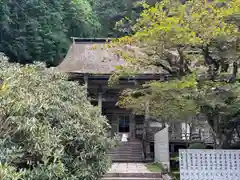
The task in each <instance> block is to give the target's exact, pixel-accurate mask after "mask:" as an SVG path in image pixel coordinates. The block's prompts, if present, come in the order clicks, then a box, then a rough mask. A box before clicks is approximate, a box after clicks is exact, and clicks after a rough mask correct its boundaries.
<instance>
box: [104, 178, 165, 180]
mask: <svg viewBox="0 0 240 180" xmlns="http://www.w3.org/2000/svg"><path fill="white" fill-rule="evenodd" d="M102 180H163V179H162V178H143V177H106V178H102Z"/></svg>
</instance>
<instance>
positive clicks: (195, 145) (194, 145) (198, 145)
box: [188, 143, 206, 149]
mask: <svg viewBox="0 0 240 180" xmlns="http://www.w3.org/2000/svg"><path fill="white" fill-rule="evenodd" d="M188 149H206V146H205V144H203V143H192V144H190V145H189V147H188Z"/></svg>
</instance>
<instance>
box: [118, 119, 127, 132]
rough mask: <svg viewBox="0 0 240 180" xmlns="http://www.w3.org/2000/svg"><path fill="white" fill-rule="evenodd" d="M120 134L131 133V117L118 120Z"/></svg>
mask: <svg viewBox="0 0 240 180" xmlns="http://www.w3.org/2000/svg"><path fill="white" fill-rule="evenodd" d="M118 132H119V133H129V132H130V119H129V116H119V119H118Z"/></svg>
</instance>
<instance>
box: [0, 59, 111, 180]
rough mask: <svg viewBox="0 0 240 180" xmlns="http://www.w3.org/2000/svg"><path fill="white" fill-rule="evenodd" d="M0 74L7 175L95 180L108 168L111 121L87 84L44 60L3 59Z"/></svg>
mask: <svg viewBox="0 0 240 180" xmlns="http://www.w3.org/2000/svg"><path fill="white" fill-rule="evenodd" d="M0 77H1V79H2V80H3V83H2V84H1V88H0V121H1V127H0V168H1V169H0V176H1V177H5V178H3V179H12V180H13V179H14V177H22V179H34V180H46V179H51V180H54V179H56V180H57V179H65V180H67V179H71V180H74V179H85V180H94V179H98V178H99V177H101V176H102V175H103V174H104V173H105V172H106V170H107V169H108V167H109V165H110V163H109V160H108V158H107V155H106V153H107V150H108V149H109V148H110V146H111V139H108V138H107V136H106V128H108V124H107V123H106V119H105V117H103V116H102V115H101V113H100V111H99V110H98V108H96V107H93V106H92V105H91V104H90V102H89V101H88V100H87V98H86V97H85V93H84V92H85V91H84V88H83V87H81V86H79V85H78V84H77V83H75V82H69V81H67V78H66V76H64V75H62V74H60V73H57V72H54V70H52V69H45V68H44V66H43V65H42V64H36V65H29V66H20V65H18V64H9V63H6V61H5V60H3V59H2V57H1V62H0ZM4 169H6V170H4ZM12 172H14V173H12ZM15 172H16V173H15ZM15 179H20V178H15Z"/></svg>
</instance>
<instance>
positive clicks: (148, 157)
mask: <svg viewBox="0 0 240 180" xmlns="http://www.w3.org/2000/svg"><path fill="white" fill-rule="evenodd" d="M149 103H150V101H149V99H147V101H146V104H145V119H144V128H143V129H144V130H143V141H144V154H145V158H146V159H145V160H146V161H148V160H151V154H150V142H149V138H148V134H149V120H150V115H149V114H150V110H149Z"/></svg>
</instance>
